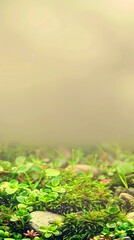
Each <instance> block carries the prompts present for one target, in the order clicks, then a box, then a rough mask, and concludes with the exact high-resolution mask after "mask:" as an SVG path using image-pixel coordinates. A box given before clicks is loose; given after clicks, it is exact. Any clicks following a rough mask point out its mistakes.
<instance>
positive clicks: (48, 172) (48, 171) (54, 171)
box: [45, 169, 60, 177]
mask: <svg viewBox="0 0 134 240" xmlns="http://www.w3.org/2000/svg"><path fill="white" fill-rule="evenodd" d="M45 172H46V175H47V176H48V177H57V176H59V175H60V171H59V170H57V169H46V170H45Z"/></svg>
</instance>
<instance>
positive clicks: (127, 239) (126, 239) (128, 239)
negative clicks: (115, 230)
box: [123, 236, 132, 240]
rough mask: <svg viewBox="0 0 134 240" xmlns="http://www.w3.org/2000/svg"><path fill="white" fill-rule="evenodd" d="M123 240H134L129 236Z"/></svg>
mask: <svg viewBox="0 0 134 240" xmlns="http://www.w3.org/2000/svg"><path fill="white" fill-rule="evenodd" d="M123 240H132V238H131V237H129V236H126V237H124V238H123Z"/></svg>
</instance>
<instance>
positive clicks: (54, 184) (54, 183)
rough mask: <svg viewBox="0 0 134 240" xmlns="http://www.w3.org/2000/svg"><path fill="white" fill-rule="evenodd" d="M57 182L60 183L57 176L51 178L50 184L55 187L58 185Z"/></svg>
mask: <svg viewBox="0 0 134 240" xmlns="http://www.w3.org/2000/svg"><path fill="white" fill-rule="evenodd" d="M59 183H60V180H59V178H52V180H51V184H52V186H53V187H57V186H58V185H59Z"/></svg>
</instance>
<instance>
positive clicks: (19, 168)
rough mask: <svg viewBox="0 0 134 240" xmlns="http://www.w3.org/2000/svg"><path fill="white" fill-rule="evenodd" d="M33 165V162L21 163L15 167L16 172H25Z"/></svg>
mask: <svg viewBox="0 0 134 240" xmlns="http://www.w3.org/2000/svg"><path fill="white" fill-rule="evenodd" d="M32 166H33V163H28V164H26V165H21V166H19V167H18V168H17V170H16V173H24V172H27V171H28V170H29V169H31V167H32Z"/></svg>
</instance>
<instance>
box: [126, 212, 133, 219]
mask: <svg viewBox="0 0 134 240" xmlns="http://www.w3.org/2000/svg"><path fill="white" fill-rule="evenodd" d="M127 218H128V220H129V219H133V220H134V212H130V213H128V214H127Z"/></svg>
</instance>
